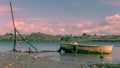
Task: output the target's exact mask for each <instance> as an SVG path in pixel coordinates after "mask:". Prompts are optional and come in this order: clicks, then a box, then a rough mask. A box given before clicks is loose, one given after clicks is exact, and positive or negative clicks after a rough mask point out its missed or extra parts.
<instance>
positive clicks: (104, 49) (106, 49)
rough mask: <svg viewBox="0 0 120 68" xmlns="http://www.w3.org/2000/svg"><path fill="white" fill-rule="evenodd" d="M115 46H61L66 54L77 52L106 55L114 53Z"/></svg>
mask: <svg viewBox="0 0 120 68" xmlns="http://www.w3.org/2000/svg"><path fill="white" fill-rule="evenodd" d="M113 47H114V45H106V46H105V45H89V46H86V45H72V44H60V49H62V50H64V51H65V52H70V53H73V52H76V53H94V54H99V53H104V54H110V53H111V52H112V49H113Z"/></svg>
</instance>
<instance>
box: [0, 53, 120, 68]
mask: <svg viewBox="0 0 120 68" xmlns="http://www.w3.org/2000/svg"><path fill="white" fill-rule="evenodd" d="M56 67H57V68H101V67H104V68H109V67H112V68H118V67H120V64H110V63H109V64H108V63H96V64H81V63H79V62H72V61H63V60H62V61H60V60H59V61H58V60H53V59H51V58H49V57H47V56H44V57H41V56H37V55H36V54H28V53H17V52H1V53H0V68H56Z"/></svg>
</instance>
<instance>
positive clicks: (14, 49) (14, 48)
mask: <svg viewBox="0 0 120 68" xmlns="http://www.w3.org/2000/svg"><path fill="white" fill-rule="evenodd" d="M10 10H11V16H12V22H13V27H14V47H13V51H17V50H16V27H15V20H14V14H13V8H12V3H11V1H10Z"/></svg>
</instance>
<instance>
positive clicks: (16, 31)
mask: <svg viewBox="0 0 120 68" xmlns="http://www.w3.org/2000/svg"><path fill="white" fill-rule="evenodd" d="M10 10H11V16H12V22H13V27H14V47H13V51H17V50H16V42H17V41H16V34H17V33H18V35H19V36H20V37H21V38H22V39H23V40H24V41H25V42H26V43H28V44H29V45H30V46H31V47H33V48H34V49H35V50H36V52H38V49H37V48H36V47H34V46H33V45H32V44H31V43H30V42H28V41H26V39H24V38H23V37H22V35H21V34H20V33H19V31H18V30H17V29H16V27H15V20H14V14H13V8H12V3H11V1H10Z"/></svg>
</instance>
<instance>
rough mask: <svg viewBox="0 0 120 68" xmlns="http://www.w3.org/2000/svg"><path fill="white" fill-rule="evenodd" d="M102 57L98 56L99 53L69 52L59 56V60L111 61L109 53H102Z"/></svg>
mask: <svg viewBox="0 0 120 68" xmlns="http://www.w3.org/2000/svg"><path fill="white" fill-rule="evenodd" d="M103 56H104V58H100V54H78V53H77V54H75V53H73V54H71V53H63V54H61V56H60V60H61V61H65V60H66V61H73V62H78V63H96V62H97V63H98V62H100V63H103V62H104V63H105V62H107V63H108V62H109V63H111V61H112V56H111V54H103Z"/></svg>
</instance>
